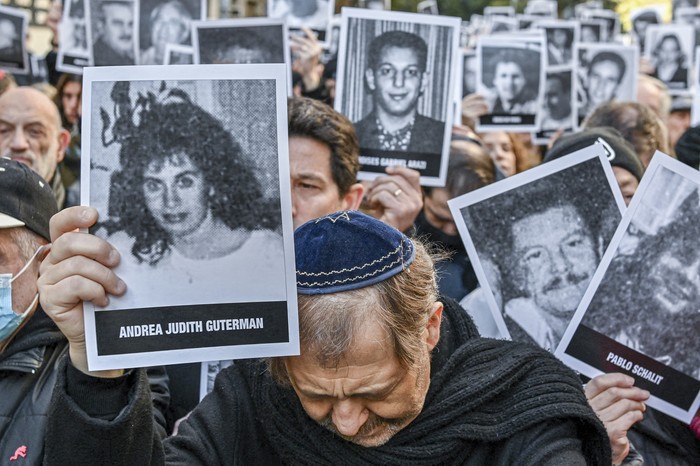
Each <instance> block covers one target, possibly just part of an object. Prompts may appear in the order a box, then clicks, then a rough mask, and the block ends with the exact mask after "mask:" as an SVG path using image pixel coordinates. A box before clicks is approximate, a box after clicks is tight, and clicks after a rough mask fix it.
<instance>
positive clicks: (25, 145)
mask: <svg viewBox="0 0 700 466" xmlns="http://www.w3.org/2000/svg"><path fill="white" fill-rule="evenodd" d="M10 149H11V150H13V151H16V152H22V151H25V150H27V149H29V142H28V141H27V137H26V135H25V134H24V130H23V129H22V128H21V127H17V128H16V129H15V134H13V136H12V141H11V142H10Z"/></svg>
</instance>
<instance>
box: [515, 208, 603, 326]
mask: <svg viewBox="0 0 700 466" xmlns="http://www.w3.org/2000/svg"><path fill="white" fill-rule="evenodd" d="M512 232H513V247H514V253H515V257H516V258H517V261H518V262H517V265H516V267H518V271H517V272H518V274H517V275H518V276H520V281H521V286H522V287H523V288H524V289H525V291H526V292H527V294H528V295H529V296H530V297H531V298H532V299H533V300H534V301H535V303H536V304H537V305H538V306H539V307H540V308H541V309H542V310H543V311H545V312H548V313H550V314H552V315H554V316H557V317H565V316H569V315H570V314H571V313H573V312H574V311H575V310H576V308H577V307H578V304H579V302H580V301H581V298H582V297H583V293H584V292H585V291H586V287H587V286H588V282H589V281H590V280H591V278H592V277H593V273H594V272H595V269H596V267H597V266H598V257H597V255H596V252H595V246H594V242H593V238H592V237H591V234H590V232H589V231H588V229H587V227H586V225H585V223H584V221H583V220H582V219H581V217H580V215H579V214H578V212H577V211H576V209H575V208H574V207H573V206H571V205H565V206H561V207H553V208H550V209H548V210H546V211H544V212H541V213H537V214H534V215H531V216H529V217H526V218H523V219H521V220H518V221H517V222H515V223H514V224H513V226H512Z"/></svg>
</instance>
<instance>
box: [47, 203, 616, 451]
mask: <svg viewBox="0 0 700 466" xmlns="http://www.w3.org/2000/svg"><path fill="white" fill-rule="evenodd" d="M95 220H96V212H95V211H94V209H90V208H87V207H76V208H72V209H68V210H65V211H63V212H61V213H60V214H59V215H57V216H56V217H54V223H53V233H54V236H53V240H54V246H53V249H52V251H51V253H50V255H49V256H48V257H47V258H46V259H45V260H44V262H43V263H42V276H41V279H40V289H41V292H42V298H41V299H42V305H44V307H45V308H46V309H50V315H52V316H53V318H54V319H55V320H56V322H57V323H58V325H59V326H60V327H61V329H62V331H63V332H64V333H65V334H66V336H67V337H68V340H69V341H70V342H71V343H70V352H69V354H70V361H68V362H67V364H66V365H64V366H62V367H61V369H60V371H61V377H60V380H59V382H58V384H57V388H56V392H55V394H54V399H53V401H52V408H51V426H50V427H49V430H48V432H47V438H46V442H47V448H46V456H45V463H46V464H47V465H51V464H72V465H80V464H112V463H114V462H118V463H119V464H163V463H168V464H188V465H193V464H221V465H224V464H366V463H381V464H429V463H434V464H435V463H441V464H487V463H488V464H502V465H506V464H532V465H543V464H546V465H554V464H568V465H584V464H600V465H603V464H605V465H609V464H610V463H611V458H610V447H609V444H608V440H607V436H606V433H605V430H604V427H603V425H602V424H601V422H600V421H599V420H598V418H597V417H596V416H595V414H594V413H593V412H592V410H591V408H590V407H589V406H588V404H587V403H586V400H585V397H584V395H583V392H582V388H581V384H580V382H579V380H578V378H577V377H576V375H575V374H574V373H573V372H572V371H570V370H569V369H567V368H565V367H564V366H563V365H562V364H561V363H560V362H559V361H557V360H556V359H555V358H553V357H552V356H551V355H549V354H547V353H546V352H544V351H543V350H540V349H539V348H536V347H534V346H527V345H521V344H517V343H511V342H504V341H498V340H490V339H482V338H480V337H479V336H478V332H477V331H476V328H475V327H474V325H473V323H472V322H471V320H470V319H469V318H468V316H467V315H466V313H465V312H464V311H463V310H462V309H461V308H459V306H458V305H457V304H456V303H454V302H453V301H447V300H446V301H444V303H443V301H440V300H438V296H437V291H436V280H435V271H434V268H433V261H432V259H431V257H430V256H429V254H428V253H427V252H426V249H425V247H424V246H423V245H422V244H421V243H420V242H418V241H412V240H410V239H408V238H407V237H406V236H404V235H403V234H401V233H400V232H399V231H397V230H395V229H393V228H392V227H390V226H388V225H386V224H384V223H382V222H380V221H378V220H375V219H373V218H371V217H368V216H366V215H363V214H360V213H358V212H353V211H343V212H337V213H334V214H331V215H328V216H325V217H321V218H319V219H315V220H311V221H309V222H307V223H305V224H304V225H302V226H301V227H299V228H298V229H297V230H296V232H295V251H296V264H297V292H298V294H299V334H300V348H301V355H300V356H293V357H285V358H277V359H273V360H270V361H263V360H248V361H243V362H240V363H236V364H235V365H234V366H230V367H229V368H226V369H224V371H222V372H221V373H220V375H219V377H218V380H217V383H216V386H215V387H214V391H213V392H212V393H210V395H209V396H208V397H207V398H205V399H204V401H203V402H202V403H200V405H199V406H198V407H197V408H195V410H194V411H193V412H192V413H191V414H190V416H189V418H188V419H187V420H186V421H185V422H184V423H183V424H182V425H181V427H180V431H179V433H178V435H176V436H174V437H171V438H170V439H168V440H166V441H165V442H161V434H162V432H161V431H160V429H159V428H158V427H157V426H154V425H153V422H152V420H151V416H150V405H149V403H148V396H147V394H148V391H147V388H146V385H145V378H144V374H143V372H142V371H123V370H113V371H102V372H90V371H89V370H88V368H87V364H86V360H87V358H86V354H85V350H84V330H85V329H84V324H83V320H82V302H83V300H91V301H93V302H94V303H96V304H98V305H101V304H103V303H104V302H105V301H106V299H107V295H108V294H122V293H123V292H124V291H125V288H126V287H125V284H124V283H123V282H122V281H121V280H120V279H119V278H118V277H117V276H116V275H115V274H114V272H113V271H112V267H113V266H114V265H116V263H117V262H118V254H115V252H116V251H114V249H113V248H112V246H111V245H110V244H109V243H107V242H105V241H104V240H102V239H100V238H97V237H94V236H92V235H88V234H80V233H70V232H72V231H73V230H74V229H75V228H82V227H88V226H89V225H91V224H92V223H94V221H95ZM79 273H80V274H79ZM76 444H80V446H81V448H79V449H76V448H73V446H74V445H76Z"/></svg>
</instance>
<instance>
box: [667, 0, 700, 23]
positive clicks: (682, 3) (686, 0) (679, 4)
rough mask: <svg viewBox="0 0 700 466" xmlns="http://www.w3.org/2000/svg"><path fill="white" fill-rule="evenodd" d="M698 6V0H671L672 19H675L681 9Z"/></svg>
mask: <svg viewBox="0 0 700 466" xmlns="http://www.w3.org/2000/svg"><path fill="white" fill-rule="evenodd" d="M697 7H698V0H671V19H673V20H674V21H675V20H676V19H678V17H679V16H680V15H679V13H680V12H681V11H683V10H686V11H687V9H690V8H697Z"/></svg>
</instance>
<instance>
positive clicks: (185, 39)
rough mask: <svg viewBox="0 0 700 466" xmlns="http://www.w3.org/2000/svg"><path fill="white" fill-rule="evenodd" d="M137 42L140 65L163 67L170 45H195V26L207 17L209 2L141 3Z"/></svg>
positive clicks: (170, 0) (138, 5)
mask: <svg viewBox="0 0 700 466" xmlns="http://www.w3.org/2000/svg"><path fill="white" fill-rule="evenodd" d="M135 13H136V16H135V21H134V39H135V42H136V50H137V51H138V59H137V63H138V64H139V65H161V64H163V61H164V60H165V47H166V46H167V44H173V45H185V46H187V45H192V35H191V31H192V22H193V21H198V20H202V19H205V18H206V17H207V2H206V0H138V1H137V2H136V10H135Z"/></svg>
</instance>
